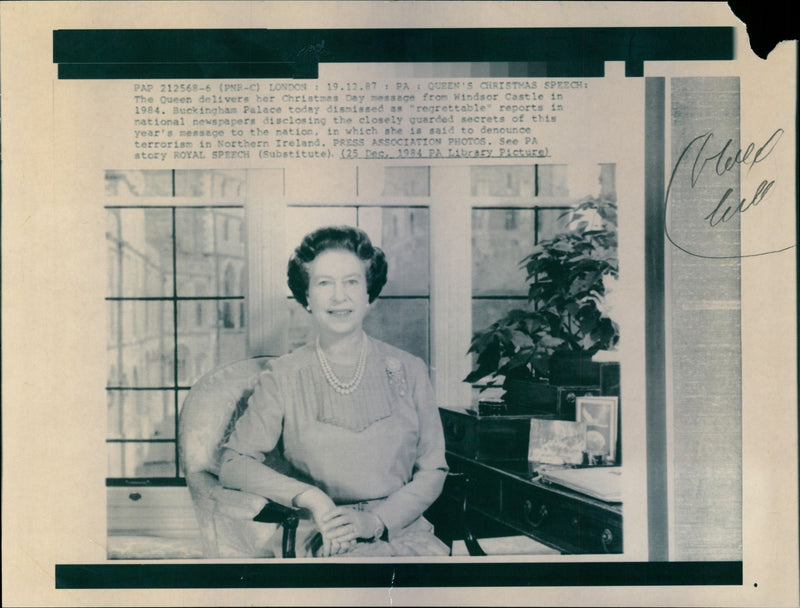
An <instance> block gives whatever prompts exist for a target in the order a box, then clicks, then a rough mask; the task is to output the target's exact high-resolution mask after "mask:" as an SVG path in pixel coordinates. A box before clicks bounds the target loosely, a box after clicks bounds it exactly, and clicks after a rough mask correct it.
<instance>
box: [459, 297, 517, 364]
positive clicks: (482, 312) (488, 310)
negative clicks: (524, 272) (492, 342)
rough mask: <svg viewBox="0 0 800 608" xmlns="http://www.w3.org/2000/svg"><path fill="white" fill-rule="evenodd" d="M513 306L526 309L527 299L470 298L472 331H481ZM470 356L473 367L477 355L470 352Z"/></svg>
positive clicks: (476, 362) (476, 361) (512, 308)
mask: <svg viewBox="0 0 800 608" xmlns="http://www.w3.org/2000/svg"><path fill="white" fill-rule="evenodd" d="M515 308H521V309H523V310H526V309H527V308H528V301H527V300H506V299H491V300H472V332H473V333H475V332H478V331H483V330H484V329H486V328H488V327H489V326H490V325H491V324H492V323H495V322H497V321H498V320H499V319H500V318H501V317H502V316H504V315H505V314H506V313H507V312H509V311H510V310H514V309H515ZM471 356H472V368H473V369H475V368H476V367H477V365H478V360H477V355H475V354H474V353H471Z"/></svg>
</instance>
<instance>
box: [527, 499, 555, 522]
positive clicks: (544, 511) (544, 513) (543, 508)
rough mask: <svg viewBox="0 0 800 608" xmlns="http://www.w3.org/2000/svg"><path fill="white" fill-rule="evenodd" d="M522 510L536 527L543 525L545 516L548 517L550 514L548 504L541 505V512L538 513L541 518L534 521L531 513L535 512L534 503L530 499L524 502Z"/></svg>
mask: <svg viewBox="0 0 800 608" xmlns="http://www.w3.org/2000/svg"><path fill="white" fill-rule="evenodd" d="M522 512H523V513H524V514H525V519H527V520H528V523H529V524H530V525H532V526H533V527H534V528H538V527H539V526H541V525H542V522H544V520H545V518H547V516H548V515H549V512H548V511H547V506H546V505H542V506H541V507H539V513H538V516H539V518H538V519H537V520H536V521H533V519H531V515H532V514H533V503H532V502H531V501H530V500H528V499H526V500H525V502H524V503H523V504H522Z"/></svg>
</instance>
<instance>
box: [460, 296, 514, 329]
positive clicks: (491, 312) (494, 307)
mask: <svg viewBox="0 0 800 608" xmlns="http://www.w3.org/2000/svg"><path fill="white" fill-rule="evenodd" d="M515 308H521V309H523V310H527V309H528V301H527V300H516V299H515V300H510V299H509V300H506V299H491V300H472V331H473V332H476V331H482V330H484V329H486V328H487V327H489V326H490V325H491V324H492V323H494V322H496V321H497V320H498V319H500V317H502V316H503V315H505V314H506V313H507V312H508V311H510V310H513V309H515Z"/></svg>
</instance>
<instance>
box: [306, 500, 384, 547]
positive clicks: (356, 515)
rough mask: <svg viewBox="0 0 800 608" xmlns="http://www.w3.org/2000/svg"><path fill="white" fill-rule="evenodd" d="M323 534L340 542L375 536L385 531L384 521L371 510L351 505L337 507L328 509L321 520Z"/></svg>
mask: <svg viewBox="0 0 800 608" xmlns="http://www.w3.org/2000/svg"><path fill="white" fill-rule="evenodd" d="M319 526H320V531H321V532H322V534H323V535H324V536H325V537H327V538H330V539H331V540H335V541H338V542H339V543H347V542H350V541H355V540H356V539H359V538H365V539H366V538H369V539H371V538H373V537H374V536H375V535H376V532H377V533H378V534H380V532H382V531H383V522H381V520H380V519H379V518H378V516H377V515H375V514H374V513H371V512H369V511H358V510H356V509H351V508H350V507H336V508H335V509H332V510H330V511H328V512H327V513H326V514H325V515H324V516H323V517H322V518H321V521H320V522H319Z"/></svg>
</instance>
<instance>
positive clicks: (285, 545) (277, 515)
mask: <svg viewBox="0 0 800 608" xmlns="http://www.w3.org/2000/svg"><path fill="white" fill-rule="evenodd" d="M253 521H261V522H267V523H274V524H281V525H282V526H283V542H282V549H283V557H294V556H295V537H296V533H297V524H298V523H299V522H300V509H293V508H291V507H285V506H283V505H281V504H278V503H277V502H272V501H268V502H267V504H266V505H264V508H263V509H261V511H259V513H258V514H257V515H256V516H255V517H254V518H253Z"/></svg>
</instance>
